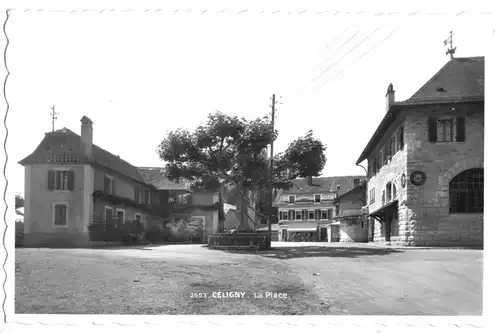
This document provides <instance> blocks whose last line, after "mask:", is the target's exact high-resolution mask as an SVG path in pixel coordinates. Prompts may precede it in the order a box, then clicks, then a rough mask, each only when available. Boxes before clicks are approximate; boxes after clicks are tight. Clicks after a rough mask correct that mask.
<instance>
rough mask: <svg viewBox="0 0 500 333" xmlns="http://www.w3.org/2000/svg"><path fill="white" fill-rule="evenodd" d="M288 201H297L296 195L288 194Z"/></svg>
mask: <svg viewBox="0 0 500 333" xmlns="http://www.w3.org/2000/svg"><path fill="white" fill-rule="evenodd" d="M288 202H289V203H295V195H290V196H288Z"/></svg>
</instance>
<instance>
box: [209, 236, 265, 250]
mask: <svg viewBox="0 0 500 333" xmlns="http://www.w3.org/2000/svg"><path fill="white" fill-rule="evenodd" d="M267 239H268V235H267V234H262V233H235V234H214V235H209V236H208V246H209V247H225V246H227V247H238V246H241V247H248V246H256V247H259V249H265V248H267V243H268V242H267Z"/></svg>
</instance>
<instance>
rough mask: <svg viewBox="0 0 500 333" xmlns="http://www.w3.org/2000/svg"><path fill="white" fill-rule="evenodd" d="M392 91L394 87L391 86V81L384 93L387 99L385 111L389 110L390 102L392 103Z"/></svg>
mask: <svg viewBox="0 0 500 333" xmlns="http://www.w3.org/2000/svg"><path fill="white" fill-rule="evenodd" d="M394 92H395V91H394V87H393V86H392V83H390V84H389V87H388V88H387V94H385V99H386V100H387V106H386V108H387V110H386V111H389V110H390V109H391V106H392V104H394Z"/></svg>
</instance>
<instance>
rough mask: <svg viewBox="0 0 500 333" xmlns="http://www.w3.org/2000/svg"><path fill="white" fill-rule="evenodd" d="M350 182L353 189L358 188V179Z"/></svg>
mask: <svg viewBox="0 0 500 333" xmlns="http://www.w3.org/2000/svg"><path fill="white" fill-rule="evenodd" d="M352 182H353V185H354V186H353V187H354V188H356V187H358V186H359V178H355V179H354V180H353V181H352Z"/></svg>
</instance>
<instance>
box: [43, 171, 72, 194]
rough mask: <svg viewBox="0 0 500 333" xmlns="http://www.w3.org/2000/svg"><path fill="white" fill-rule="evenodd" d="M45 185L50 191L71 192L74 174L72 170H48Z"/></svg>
mask: <svg viewBox="0 0 500 333" xmlns="http://www.w3.org/2000/svg"><path fill="white" fill-rule="evenodd" d="M47 185H48V189H49V190H50V191H73V190H74V188H75V172H74V171H73V170H49V171H48V183H47Z"/></svg>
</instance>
